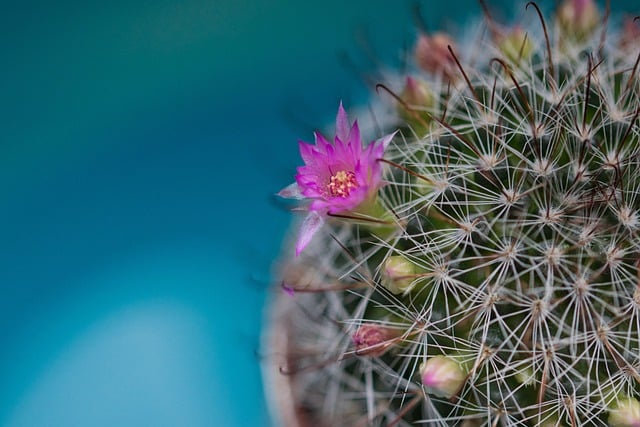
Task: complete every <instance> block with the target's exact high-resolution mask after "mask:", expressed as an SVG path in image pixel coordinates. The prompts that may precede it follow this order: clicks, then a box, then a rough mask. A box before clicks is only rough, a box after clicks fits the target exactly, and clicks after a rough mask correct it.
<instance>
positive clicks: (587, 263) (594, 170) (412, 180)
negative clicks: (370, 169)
mask: <svg viewBox="0 0 640 427" xmlns="http://www.w3.org/2000/svg"><path fill="white" fill-rule="evenodd" d="M584 3H589V2H584V1H567V2H565V3H564V4H563V5H561V8H560V9H559V10H560V12H559V13H560V14H559V15H556V17H552V18H547V19H546V20H541V19H540V20H539V19H538V17H539V15H538V14H536V13H535V10H534V9H535V7H534V5H532V6H531V7H529V11H528V12H527V15H526V16H530V17H531V18H532V19H531V22H529V23H526V24H525V25H524V27H518V28H517V32H511V33H510V32H508V31H503V30H498V29H497V25H496V23H495V22H492V21H491V20H490V19H488V20H487V22H486V26H485V27H484V30H481V31H480V33H481V34H484V36H483V37H478V38H477V39H476V40H475V41H474V42H473V46H472V48H471V49H468V51H466V52H460V51H455V50H454V49H453V48H452V49H451V52H450V53H451V55H450V56H448V55H445V56H447V58H446V61H447V63H446V70H447V72H446V74H444V75H445V76H446V78H443V73H442V72H431V71H430V70H425V69H420V64H416V66H415V69H414V70H412V71H411V76H410V79H411V80H410V82H411V84H413V85H414V86H415V84H416V83H415V82H416V81H419V82H420V84H421V85H424V86H421V90H426V89H424V88H428V93H429V96H424V97H423V98H422V99H424V100H425V102H424V104H423V105H420V104H419V100H420V99H421V98H419V97H416V96H414V97H412V98H411V102H410V103H409V102H404V101H403V96H402V93H406V91H405V92H403V89H402V88H394V87H389V86H385V87H384V88H387V89H388V92H389V93H390V94H391V95H393V96H392V98H393V99H394V102H395V103H396V104H395V105H396V107H397V123H398V128H399V129H400V132H398V133H397V134H396V135H395V137H394V138H393V140H392V142H391V144H390V145H389V146H388V147H387V148H386V150H385V152H384V155H383V156H382V157H381V158H380V159H378V161H379V162H380V163H382V164H383V165H384V172H383V181H384V185H381V186H380V188H379V189H378V190H377V191H378V194H377V198H378V200H377V203H378V204H379V205H380V206H381V207H382V208H381V209H378V211H377V212H378V214H377V215H376V214H372V215H371V216H367V215H360V214H358V211H357V209H356V210H354V212H355V213H354V214H353V215H352V214H350V213H349V212H347V213H344V212H341V214H340V215H332V214H331V212H328V213H327V217H326V221H325V223H324V225H322V228H320V231H318V232H316V233H315V235H314V237H313V239H312V240H311V242H310V243H309V244H308V246H306V248H305V249H304V251H302V252H301V253H300V255H299V256H297V257H296V256H294V255H293V252H292V251H290V252H291V253H290V254H289V253H287V255H286V257H285V260H284V261H283V265H284V268H283V270H282V271H283V273H282V275H283V281H284V283H285V285H286V288H287V289H289V290H290V291H291V292H292V293H293V295H292V296H289V295H287V296H285V297H283V301H284V302H281V304H284V305H281V306H280V307H281V311H280V312H279V315H280V316H281V317H280V318H279V321H278V322H276V323H275V324H274V326H275V328H276V329H280V330H279V332H276V334H279V336H280V337H281V341H278V344H277V345H278V348H273V346H270V348H269V349H268V350H269V351H271V352H273V353H278V354H281V355H283V358H282V359H280V367H281V371H282V373H281V375H283V376H284V377H286V378H287V381H288V384H289V385H290V386H291V390H292V396H293V397H292V401H293V404H294V406H295V408H296V413H297V414H298V420H306V423H307V424H308V425H313V426H338V425H344V426H358V425H361V426H369V425H370V426H386V425H396V426H408V425H433V426H465V427H467V426H547V425H548V426H606V425H610V423H612V424H611V425H614V424H615V425H629V426H631V425H639V424H633V423H634V422H639V420H634V419H632V418H633V416H631V415H628V413H631V414H632V415H633V414H635V415H637V414H636V412H637V411H636V410H635V408H636V407H638V406H640V404H637V400H640V127H639V126H638V119H639V117H638V116H639V115H640V100H639V95H640V78H639V75H640V70H639V68H640V67H639V65H638V62H639V58H640V56H638V55H639V50H640V47H639V46H640V40H637V43H629V42H628V41H627V38H628V37H630V36H629V35H628V34H626V33H625V34H622V33H616V32H615V31H612V30H611V29H610V28H607V22H606V20H605V19H604V18H603V17H602V16H601V15H594V14H596V13H598V12H597V9H593V8H592V6H593V7H595V6H594V5H592V4H591V5H587V6H588V8H587V9H585V10H587V12H583V15H582V16H580V14H576V13H574V12H575V11H571V10H570V8H571V7H572V5H573V7H578V6H580V7H585V6H584ZM572 13H573V15H572ZM584 13H589V15H588V16H586V15H584ZM573 16H579V17H580V20H577V21H575V25H576V26H577V27H576V29H574V28H572V21H571V19H572V17H573ZM585 16H586V18H585ZM595 16H600V17H599V18H598V19H597V22H596V20H595V19H594V17H595ZM575 19H578V18H575ZM625 28H626V27H625ZM629 28H632V27H629ZM636 34H637V33H636ZM421 37H424V36H421ZM623 41H624V43H623ZM423 44H424V42H423V43H421V44H420V46H422V45H423ZM458 45H460V46H462V45H464V43H460V42H459V43H458ZM505 46H506V47H505ZM441 50H442V49H441ZM478 52H481V53H482V54H478ZM421 55H423V56H424V55H428V52H426V53H425V52H424V51H421ZM452 57H453V58H454V59H455V61H452V60H451V58H452ZM430 59H432V60H437V58H435V59H434V58H430ZM423 62H424V61H423ZM432 62H433V61H432ZM429 64H430V67H431V68H434V67H436V66H437V63H436V64H435V65H434V64H432V63H431V62H429ZM436 68H437V67H436ZM402 77H403V76H401V78H400V79H398V80H399V81H402V80H403V78H402ZM405 77H406V76H405ZM421 93H427V92H421ZM395 94H400V95H395ZM389 130H390V131H393V130H394V129H389ZM343 132H344V131H343ZM363 328H366V329H363ZM376 328H377V329H376ZM359 330H360V331H362V330H366V332H367V334H368V335H367V337H374V338H375V339H373V338H368V339H367V340H365V339H362V338H357V339H356V341H354V335H356V337H358V331H359ZM359 334H360V335H362V332H360V333H359ZM283 337H284V338H283ZM369 342H371V343H372V344H371V348H367V347H366V344H367V343H369ZM363 343H364V344H363ZM363 345H365V347H364V348H363ZM444 360H446V362H443V361H444ZM436 362H441V363H440V365H438V369H432V370H429V376H428V377H429V380H428V382H429V384H426V382H427V380H424V378H426V377H427V375H426V374H425V375H423V374H424V373H425V368H424V367H425V366H430V364H431V365H433V364H435V363H436ZM450 366H453V367H457V368H455V369H453V368H449V367H450ZM452 369H453V370H452ZM432 372H433V374H431V373H432ZM439 372H445V373H444V374H443V375H445V376H444V377H443V378H444V379H446V378H449V377H451V378H455V379H456V381H457V382H459V383H460V384H458V383H456V384H455V386H450V387H446V388H445V391H446V392H442V393H437V392H433V390H434V386H432V385H430V384H440V383H438V378H435V377H434V376H437V375H439ZM279 375H280V374H279ZM440 388H441V389H442V387H440ZM620 408H622V409H620ZM629 408H631V409H633V410H631V409H629ZM623 410H625V411H626V412H624V411H623ZM638 417H640V415H638ZM625 423H626V424H625ZM292 425H293V424H292ZM299 425H304V424H303V423H302V422H301V424H299Z"/></svg>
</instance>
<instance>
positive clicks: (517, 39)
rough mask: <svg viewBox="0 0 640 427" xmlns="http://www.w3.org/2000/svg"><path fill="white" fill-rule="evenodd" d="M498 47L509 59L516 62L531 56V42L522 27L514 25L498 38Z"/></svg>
mask: <svg viewBox="0 0 640 427" xmlns="http://www.w3.org/2000/svg"><path fill="white" fill-rule="evenodd" d="M498 49H500V51H501V52H502V54H503V55H504V56H506V57H507V58H508V59H509V60H510V61H512V62H515V63H518V62H520V61H521V60H523V59H528V58H529V57H530V56H531V54H532V53H533V43H532V42H531V40H530V39H529V37H528V35H527V33H526V32H525V31H524V30H523V29H522V28H520V27H515V28H513V29H512V30H510V31H509V32H508V33H507V34H505V35H503V36H502V37H500V38H499V40H498Z"/></svg>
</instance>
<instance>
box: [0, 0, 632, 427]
mask: <svg viewBox="0 0 640 427" xmlns="http://www.w3.org/2000/svg"><path fill="white" fill-rule="evenodd" d="M393 3H395V2H391V1H383V0H366V1H365V0H357V1H354V0H350V1H347V2H343V1H340V0H329V1H323V2H315V3H313V4H312V3H306V2H305V3H303V2H299V1H286V0H270V1H267V0H253V1H249V0H240V1H231V0H229V1H223V0H188V1H180V2H179V1H173V2H172V1H166V0H157V1H134V2H131V1H126V2H125V1H122V0H114V1H110V2H86V1H79V0H66V1H65V0H60V1H59V2H45V1H39V2H38V1H23V2H14V3H8V2H4V3H3V4H2V6H1V9H0V34H1V37H0V55H1V56H2V60H1V62H0V64H1V65H0V241H1V243H0V338H1V341H0V343H1V348H0V425H2V426H8V427H31V426H38V427H39V426H140V425H153V426H195V427H200V426H261V425H268V421H267V419H268V414H267V408H266V405H265V403H264V398H263V397H262V384H261V378H260V366H259V362H260V354H259V341H260V329H261V327H262V309H263V304H264V302H265V300H266V299H267V298H268V297H269V295H270V294H271V292H273V290H272V289H271V287H270V285H271V278H270V267H271V264H272V262H273V260H274V259H275V258H276V257H277V255H278V252H279V250H280V244H281V239H282V237H283V235H284V234H285V230H286V229H287V225H288V224H289V221H290V219H291V216H290V214H289V213H287V212H285V211H284V210H283V209H282V207H279V206H278V205H277V204H275V203H273V200H272V199H271V194H273V193H274V192H276V191H278V190H279V189H280V188H281V187H283V186H284V185H286V184H288V183H290V182H291V181H292V179H293V175H294V168H295V166H296V165H297V164H298V163H299V158H298V153H297V146H296V140H297V138H299V137H300V138H303V139H306V140H311V139H312V136H311V131H312V127H313V126H315V127H320V126H322V125H323V124H324V123H327V122H330V121H331V120H332V119H333V116H334V114H335V111H336V107H337V104H338V101H339V99H343V100H344V101H345V103H346V104H347V105H355V104H357V103H362V102H363V101H366V96H365V93H366V92H365V90H364V87H363V85H362V84H361V83H360V79H359V77H358V76H356V73H353V72H351V71H348V70H347V68H346V67H345V66H344V64H341V62H340V61H339V60H338V57H339V55H338V54H339V52H342V51H347V52H348V53H349V54H350V55H351V56H352V57H354V58H356V62H358V66H357V68H358V69H360V70H362V71H366V70H373V69H375V67H376V66H375V64H373V63H372V62H371V61H369V60H367V59H366V57H367V55H366V54H365V51H366V49H365V48H363V46H362V45H359V44H358V39H359V38H360V35H361V34H363V33H366V34H368V36H369V39H370V41H371V43H370V46H372V48H373V51H374V52H375V55H376V56H377V57H378V58H379V59H381V60H382V61H383V62H386V63H390V62H391V63H392V62H394V61H396V62H397V60H398V58H399V56H400V51H401V48H402V46H406V45H410V44H411V41H412V37H413V35H414V34H415V33H414V20H413V18H412V13H411V10H412V7H411V5H412V4H413V3H415V2H409V1H406V2H403V3H398V4H397V5H395V6H394V5H393ZM490 3H492V4H494V5H496V8H500V4H501V3H505V4H508V5H509V6H511V5H512V4H513V3H514V2H512V1H508V2H499V1H491V2H490ZM614 3H615V6H616V7H623V6H625V5H626V6H628V5H630V4H631V3H632V2H631V1H629V2H621V1H620V2H619V1H618V0H616V1H615V2H614ZM623 3H625V5H623ZM427 4H429V6H428V8H427V6H426V5H427ZM424 5H425V6H423V9H424V12H423V14H424V15H425V20H426V22H427V25H429V26H430V27H431V28H438V27H440V26H441V25H442V24H445V23H447V22H449V23H451V22H453V23H458V24H462V23H464V22H465V20H466V18H467V17H469V16H471V15H473V14H476V13H478V10H479V8H478V6H477V4H476V1H475V0H470V1H462V0H450V1H448V2H428V3H427V2H424ZM503 10H504V14H503V15H504V16H509V15H510V11H512V10H513V7H509V8H506V9H503ZM519 10H520V9H519ZM294 118H299V119H301V120H296V119H294Z"/></svg>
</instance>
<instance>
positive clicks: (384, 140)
mask: <svg viewBox="0 0 640 427" xmlns="http://www.w3.org/2000/svg"><path fill="white" fill-rule="evenodd" d="M396 133H398V131H395V132H394V133H390V134H389V135H385V136H383V137H382V138H380V139H378V140H376V141H375V144H376V146H377V147H382V148H379V154H378V152H376V154H377V157H376V158H378V159H379V158H381V157H382V154H383V153H384V150H386V149H387V147H388V146H389V143H390V142H391V140H392V139H393V137H394V136H396Z"/></svg>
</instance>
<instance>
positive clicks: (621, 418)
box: [609, 398, 640, 427]
mask: <svg viewBox="0 0 640 427" xmlns="http://www.w3.org/2000/svg"><path fill="white" fill-rule="evenodd" d="M609 426H611V427H640V402H638V401H637V400H636V399H633V398H624V399H620V400H618V402H617V403H616V404H615V407H614V408H613V409H612V410H611V411H610V412H609Z"/></svg>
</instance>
